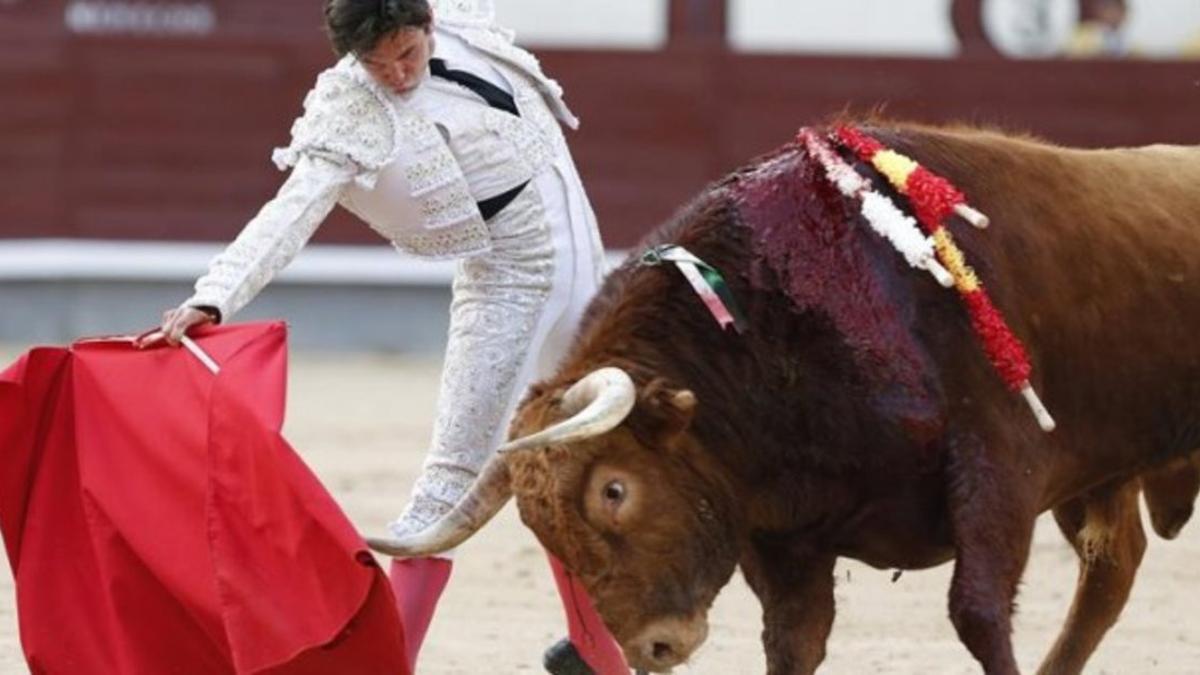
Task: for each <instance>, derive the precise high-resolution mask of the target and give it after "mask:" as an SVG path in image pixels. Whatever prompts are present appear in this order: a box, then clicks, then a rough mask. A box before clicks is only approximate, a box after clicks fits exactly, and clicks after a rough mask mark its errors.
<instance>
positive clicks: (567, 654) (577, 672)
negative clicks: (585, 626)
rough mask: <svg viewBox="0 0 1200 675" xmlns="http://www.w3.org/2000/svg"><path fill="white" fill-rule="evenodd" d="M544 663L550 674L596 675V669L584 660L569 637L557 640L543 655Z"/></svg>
mask: <svg viewBox="0 0 1200 675" xmlns="http://www.w3.org/2000/svg"><path fill="white" fill-rule="evenodd" d="M542 665H543V666H545V667H546V672H547V673H550V675H596V671H594V670H592V668H591V666H589V665H588V664H587V662H586V661H584V660H583V657H582V656H580V655H579V652H578V651H577V650H576V649H575V645H573V644H571V641H570V640H568V639H567V638H563V639H561V640H559V641H558V642H556V643H555V644H554V645H553V646H552V647H550V648H549V649H547V650H546V653H545V655H543V656H542Z"/></svg>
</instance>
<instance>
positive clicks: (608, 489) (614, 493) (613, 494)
mask: <svg viewBox="0 0 1200 675" xmlns="http://www.w3.org/2000/svg"><path fill="white" fill-rule="evenodd" d="M604 500H605V501H607V502H609V503H610V504H613V505H615V504H620V503H621V502H623V501H625V484H624V483H622V482H621V481H619V480H611V481H609V482H608V484H607V485H605V486H604Z"/></svg>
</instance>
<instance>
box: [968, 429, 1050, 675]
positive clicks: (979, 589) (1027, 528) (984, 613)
mask: <svg viewBox="0 0 1200 675" xmlns="http://www.w3.org/2000/svg"><path fill="white" fill-rule="evenodd" d="M946 471H947V478H948V481H949V484H948V490H947V506H948V508H949V515H950V522H951V528H952V531H953V537H954V547H955V564H954V578H953V580H952V581H951V585H950V620H951V621H952V622H953V624H954V628H955V630H956V631H957V632H958V637H959V639H960V640H962V642H963V644H965V645H966V647H967V649H968V650H970V652H971V654H972V655H973V656H974V657H975V658H976V660H978V661H979V663H980V664H981V665H982V666H983V670H984V672H985V673H987V674H988V675H1016V674H1017V673H1019V671H1018V669H1017V662H1016V658H1015V657H1014V656H1013V647H1012V612H1013V601H1014V599H1015V598H1016V594H1017V584H1018V583H1019V581H1020V579H1021V573H1022V572H1023V571H1024V569H1025V562H1026V560H1027V559H1028V557H1029V547H1030V542H1031V540H1032V538H1033V527H1034V521H1035V520H1036V518H1037V509H1036V506H1035V494H1036V491H1037V487H1036V485H1035V482H1036V478H1035V477H1033V476H1032V474H1031V475H1028V476H1027V475H1026V471H1025V469H1024V467H1022V466H1021V465H1020V461H1019V454H1018V453H1016V452H1013V453H1012V454H1011V455H1005V453H1004V452H1003V451H997V452H992V453H988V452H987V449H986V448H985V447H984V445H983V443H982V442H980V441H979V440H978V439H976V438H974V437H972V436H966V437H961V438H959V439H956V440H954V441H953V442H952V443H951V447H950V462H949V464H948V466H947V469H946Z"/></svg>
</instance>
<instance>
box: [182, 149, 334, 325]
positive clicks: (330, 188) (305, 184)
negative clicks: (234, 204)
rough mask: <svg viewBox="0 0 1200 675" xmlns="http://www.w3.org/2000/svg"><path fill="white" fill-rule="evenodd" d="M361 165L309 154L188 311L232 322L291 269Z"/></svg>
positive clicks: (211, 273) (219, 260)
mask: <svg viewBox="0 0 1200 675" xmlns="http://www.w3.org/2000/svg"><path fill="white" fill-rule="evenodd" d="M356 174H357V167H355V166H354V165H353V164H347V163H337V162H334V161H332V160H330V159H328V158H325V157H313V156H308V155H304V156H302V157H300V158H299V160H298V161H297V163H296V165H295V168H294V169H292V172H291V174H290V175H289V176H288V178H287V180H286V181H284V183H283V185H282V186H281V187H280V188H279V192H278V194H276V195H275V197H274V198H273V199H271V200H270V201H269V202H267V203H266V204H265V205H264V206H263V207H262V209H261V210H260V211H259V212H258V215H256V216H254V218H253V219H251V220H250V222H249V223H247V225H246V227H245V228H244V229H243V230H242V232H241V234H239V235H238V237H237V239H235V240H234V241H233V243H232V244H230V245H229V246H228V247H226V248H225V250H224V251H222V252H221V253H220V255H218V256H217V257H216V258H214V259H213V260H212V262H211V263H209V267H208V272H207V273H206V274H205V275H204V276H202V277H201V278H200V279H199V281H197V282H196V292H195V294H194V295H192V297H190V298H188V299H187V300H185V301H184V303H183V304H184V305H185V306H188V307H212V308H213V309H215V310H216V311H217V312H218V313H219V314H220V319H221V320H222V321H227V320H229V318H230V317H231V316H233V315H234V314H236V313H237V312H238V310H240V309H241V308H242V307H244V306H246V304H247V303H248V302H250V300H251V299H253V298H254V296H255V295H257V294H258V292H259V291H261V290H262V288H263V287H264V286H266V285H267V282H269V281H270V280H271V279H272V278H273V277H274V276H275V274H276V273H278V272H279V271H280V270H282V269H283V268H284V267H286V266H287V264H288V263H289V262H291V261H292V259H293V258H295V257H296V254H297V253H299V252H300V249H301V248H303V247H304V245H305V244H306V243H307V242H308V240H309V239H310V238H311V237H312V235H313V233H314V232H316V230H317V227H319V226H320V224H321V222H322V221H324V220H325V218H326V216H328V215H329V212H330V211H332V210H333V207H334V205H335V204H337V201H338V197H339V196H340V195H341V192H342V189H343V188H344V187H345V186H346V184H348V183H349V182H350V181H352V180H354V178H355V175H356Z"/></svg>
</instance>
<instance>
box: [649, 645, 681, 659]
mask: <svg viewBox="0 0 1200 675" xmlns="http://www.w3.org/2000/svg"><path fill="white" fill-rule="evenodd" d="M650 649H651V652H652V653H653V655H654V660H655V661H666V660H667V659H670V658H672V657H674V656H675V650H674V649H671V645H669V644H667V643H665V642H655V643H654V645H653V646H652V647H651V648H650Z"/></svg>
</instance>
